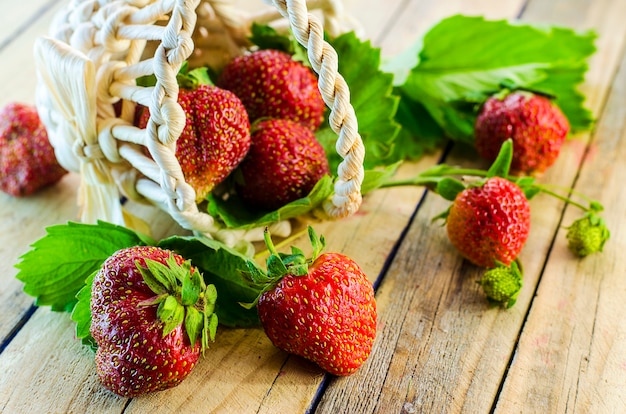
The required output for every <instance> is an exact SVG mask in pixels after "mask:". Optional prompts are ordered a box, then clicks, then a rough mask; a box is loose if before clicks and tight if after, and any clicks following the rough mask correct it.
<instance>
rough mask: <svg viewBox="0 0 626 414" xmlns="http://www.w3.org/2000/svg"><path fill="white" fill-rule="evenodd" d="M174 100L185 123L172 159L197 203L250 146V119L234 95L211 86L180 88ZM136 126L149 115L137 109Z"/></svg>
mask: <svg viewBox="0 0 626 414" xmlns="http://www.w3.org/2000/svg"><path fill="white" fill-rule="evenodd" d="M178 103H179V104H180V106H181V107H182V108H183V110H184V111H185V114H186V116H187V122H186V124H185V128H184V130H183V132H182V134H181V135H180V137H179V138H178V140H177V141H176V159H177V160H178V162H179V163H180V167H181V168H182V170H183V175H184V177H185V181H186V182H187V183H188V184H189V185H191V186H192V187H193V189H194V190H195V191H196V202H197V203H201V202H202V201H203V200H204V199H205V198H206V196H207V194H209V193H210V192H211V191H212V190H213V188H214V187H215V186H216V185H218V184H219V183H221V182H222V181H224V179H225V178H226V177H227V176H228V175H229V174H230V173H231V172H232V171H233V170H234V169H235V168H236V167H237V166H238V165H239V163H240V162H241V161H242V160H243V158H244V157H245V156H246V154H247V153H248V150H249V149H250V121H249V120H248V114H247V113H246V109H245V108H244V106H243V104H242V103H241V101H240V100H239V98H238V97H237V96H235V94H233V93H232V92H230V91H227V90H224V89H221V88H218V87H216V86H213V85H207V84H201V85H198V86H195V87H189V86H188V87H181V89H180V92H179V93H178ZM139 111H140V113H139V116H138V126H139V127H140V128H145V127H146V125H147V123H148V118H149V116H150V113H149V110H148V108H146V107H140V108H139Z"/></svg>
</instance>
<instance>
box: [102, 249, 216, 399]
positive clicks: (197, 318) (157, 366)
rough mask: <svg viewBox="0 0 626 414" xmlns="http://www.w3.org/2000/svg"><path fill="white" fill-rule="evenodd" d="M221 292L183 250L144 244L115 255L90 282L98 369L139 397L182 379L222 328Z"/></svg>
mask: <svg viewBox="0 0 626 414" xmlns="http://www.w3.org/2000/svg"><path fill="white" fill-rule="evenodd" d="M216 296H217V293H216V292H215V288H214V286H213V285H209V286H208V287H207V286H206V285H205V283H204V280H203V279H202V275H201V274H200V272H199V271H198V270H197V269H196V268H194V267H192V266H191V264H190V263H189V262H188V261H185V260H184V259H183V258H182V257H181V256H180V255H177V254H175V253H172V252H170V251H167V250H163V249H160V248H157V247H149V246H137V247H131V248H126V249H122V250H119V251H118V252H116V253H115V254H113V255H112V256H111V257H109V258H108V259H107V260H106V261H105V262H104V264H103V265H102V267H101V269H100V270H99V272H98V273H97V275H96V276H95V278H94V281H93V284H92V288H91V314H92V322H91V330H90V331H91V335H92V337H93V338H94V339H95V341H96V343H97V344H98V350H97V352H96V370H97V373H98V377H99V379H100V381H101V382H102V384H103V385H104V386H105V387H106V388H107V389H109V390H111V391H113V392H114V393H116V394H118V395H121V396H124V397H133V396H137V395H141V394H146V393H150V392H155V391H161V390H165V389H168V388H171V387H174V386H176V385H178V384H179V383H180V382H181V381H183V380H184V379H185V378H186V377H187V375H188V374H189V373H190V372H191V370H192V368H193V367H194V366H195V364H196V362H197V361H198V357H199V355H200V352H201V351H203V350H204V349H205V348H206V346H207V344H208V341H209V338H210V339H213V337H214V335H215V329H216V327H217V317H216V315H215V314H214V313H213V308H214V307H215V300H216Z"/></svg>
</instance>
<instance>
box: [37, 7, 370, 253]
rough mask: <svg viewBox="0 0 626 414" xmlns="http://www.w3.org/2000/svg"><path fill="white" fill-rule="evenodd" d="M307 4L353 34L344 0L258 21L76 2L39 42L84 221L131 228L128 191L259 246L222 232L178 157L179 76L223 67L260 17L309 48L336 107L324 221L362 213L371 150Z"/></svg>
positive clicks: (44, 110) (234, 14)
mask: <svg viewBox="0 0 626 414" xmlns="http://www.w3.org/2000/svg"><path fill="white" fill-rule="evenodd" d="M309 8H316V9H319V10H321V11H322V16H323V19H324V23H325V25H326V29H327V31H328V32H330V33H331V34H337V33H339V32H340V31H341V30H342V28H345V29H355V28H356V26H355V25H354V22H353V21H351V20H350V19H348V18H347V17H346V16H344V14H343V11H342V8H341V4H340V3H339V2H338V1H336V0H325V1H315V2H309V4H307V3H306V1H304V0H292V1H279V0H274V1H273V7H271V8H267V10H262V11H261V12H259V13H256V14H253V15H252V14H246V13H244V12H243V11H241V10H238V9H235V8H234V7H233V6H232V3H231V2H230V1H228V0H204V1H201V0H160V1H158V0H71V1H70V3H69V4H67V5H66V6H65V7H64V8H63V9H62V10H61V11H60V12H59V13H58V14H57V16H56V18H55V20H54V22H53V23H52V25H51V27H50V33H49V36H46V37H42V38H40V39H38V40H37V41H36V44H35V57H36V62H37V70H38V76H39V79H38V86H37V97H36V101H37V108H38V111H39V113H40V116H41V118H42V121H43V122H44V124H45V125H46V128H47V130H48V133H49V136H50V140H51V143H52V145H53V146H54V148H55V151H56V154H57V158H58V159H59V162H60V163H61V164H62V165H63V166H64V167H65V168H66V169H68V170H70V171H74V172H78V173H79V174H80V176H81V186H80V189H79V205H80V208H81V220H82V221H83V222H88V223H92V222H95V221H96V220H104V221H109V222H112V223H116V224H122V225H129V216H128V215H127V214H126V212H125V211H124V210H123V208H122V205H121V203H120V196H121V195H124V196H126V197H128V198H131V199H134V200H144V201H145V200H147V201H149V202H150V203H152V204H154V205H156V206H159V207H160V208H162V209H163V210H165V211H166V212H167V213H169V214H170V215H171V217H172V218H173V219H174V220H176V221H177V222H178V223H179V224H180V225H181V226H182V227H183V228H186V229H189V230H192V231H195V232H198V233H202V234H205V235H207V236H209V237H214V238H217V239H220V240H222V241H224V242H226V243H227V244H229V245H235V244H236V243H237V242H238V241H241V240H244V241H250V240H256V239H261V238H262V235H261V233H260V232H259V231H258V230H257V231H234V230H230V229H225V228H223V226H222V225H221V224H220V223H218V222H217V221H216V220H214V219H213V217H211V216H210V215H208V214H206V213H204V212H202V211H200V210H199V209H198V206H197V205H196V202H195V192H194V190H193V189H192V188H191V186H190V185H189V184H187V183H186V182H185V180H184V177H183V174H182V171H181V168H180V165H179V163H178V161H177V160H176V158H175V156H174V154H175V148H176V140H177V139H178V137H179V136H180V134H181V132H182V129H183V127H184V125H185V115H184V113H183V111H182V109H181V107H180V105H179V104H178V103H177V96H178V84H177V82H176V74H177V73H178V71H179V69H180V67H181V65H182V64H183V62H184V61H186V60H189V61H191V62H194V61H201V62H202V63H203V64H211V65H214V66H215V65H219V64H222V63H224V62H225V61H227V60H229V59H230V58H232V56H233V55H236V54H240V53H243V52H244V51H245V50H246V47H248V44H247V40H246V35H247V34H248V32H249V29H250V26H251V23H252V22H259V23H270V22H274V23H275V24H276V25H277V27H278V26H280V24H281V21H282V22H283V23H286V26H288V27H289V28H290V29H291V30H292V32H293V33H294V36H295V37H296V39H297V41H298V42H299V43H301V44H302V45H303V46H305V47H306V48H307V51H308V57H309V60H310V62H311V65H312V67H313V69H314V70H315V72H316V73H317V74H318V75H319V88H320V91H321V94H322V97H323V99H324V101H325V103H326V105H327V106H328V107H329V108H330V110H331V114H330V119H329V122H330V127H331V128H332V129H333V130H334V131H335V132H336V133H337V134H338V140H337V145H336V150H337V152H338V154H339V155H341V157H343V161H342V163H341V164H340V166H339V168H338V171H337V176H338V178H337V180H336V183H335V187H334V194H333V196H332V198H331V199H330V200H327V202H326V203H325V204H324V211H325V214H326V215H327V217H329V218H331V219H336V218H342V217H346V216H348V215H350V214H353V213H354V212H355V211H357V210H358V208H359V206H360V204H361V193H360V186H361V183H362V180H363V166H362V165H363V158H364V147H363V144H362V141H361V137H360V135H359V133H358V128H357V121H356V117H355V114H354V109H353V108H352V106H351V104H350V93H349V90H348V86H347V85H346V82H345V81H344V79H343V77H342V76H341V75H340V74H339V73H338V71H337V66H338V61H337V54H336V52H335V51H334V49H333V48H332V47H331V46H330V45H329V44H328V43H327V42H326V41H324V39H323V26H322V23H321V20H320V19H319V18H318V14H314V13H310V12H309ZM151 74H154V75H155V77H156V85H155V86H154V87H140V86H137V84H136V79H137V78H139V77H141V76H145V75H151ZM120 99H122V102H123V105H122V110H121V115H119V116H116V114H115V109H114V106H113V105H114V103H116V102H118V101H120ZM137 103H139V104H143V105H145V106H148V107H149V108H150V114H151V117H150V120H149V121H148V124H147V126H146V128H145V129H140V128H137V127H135V126H133V122H132V121H133V116H134V108H135V105H136V104H137ZM145 148H147V149H148V151H149V153H150V155H151V157H148V156H146V155H145ZM131 221H132V220H131ZM272 227H273V228H272V231H273V232H274V233H275V234H278V235H283V236H285V235H288V233H289V232H290V225H289V223H288V222H281V223H276V224H275V225H274V226H272Z"/></svg>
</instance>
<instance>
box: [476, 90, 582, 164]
mask: <svg viewBox="0 0 626 414" xmlns="http://www.w3.org/2000/svg"><path fill="white" fill-rule="evenodd" d="M569 129H570V127H569V122H568V120H567V118H566V117H565V115H563V113H562V112H561V110H560V109H559V107H558V106H557V105H556V104H555V103H554V102H552V101H551V100H550V99H549V98H547V97H545V96H542V95H537V94H533V93H530V92H524V91H515V92H510V93H506V94H505V95H504V96H501V95H496V96H492V97H490V98H488V99H487V101H486V102H485V103H484V105H483V106H482V108H481V110H480V113H479V115H478V117H477V119H476V124H475V129H474V132H475V146H476V150H477V151H478V154H479V155H480V156H481V157H483V158H485V159H486V160H488V161H493V160H495V159H496V156H497V155H498V152H499V150H500V146H501V145H502V143H503V142H504V141H506V140H507V139H509V138H510V139H512V140H513V160H512V162H511V172H512V173H513V174H525V175H536V174H540V173H543V172H544V171H546V169H548V167H550V166H551V165H552V164H554V162H555V161H556V159H557V157H558V155H559V153H560V150H561V146H562V144H563V142H564V141H565V138H566V136H567V134H568V132H569Z"/></svg>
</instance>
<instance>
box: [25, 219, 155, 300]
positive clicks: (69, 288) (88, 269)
mask: <svg viewBox="0 0 626 414" xmlns="http://www.w3.org/2000/svg"><path fill="white" fill-rule="evenodd" d="M46 232H47V234H46V235H45V236H44V237H42V238H41V239H39V240H37V241H36V242H35V243H33V244H32V245H31V250H29V251H28V252H26V253H25V254H24V255H22V256H21V257H20V259H21V261H20V262H19V263H17V264H16V265H15V267H16V268H17V269H19V272H18V274H17V276H16V277H17V279H19V280H21V281H22V282H23V283H24V292H26V293H27V294H29V295H31V296H33V297H34V298H35V305H37V306H50V307H51V308H52V310H53V311H65V312H71V311H72V309H73V308H74V305H75V304H76V302H77V299H76V294H77V293H78V292H79V291H80V290H81V289H82V288H83V286H84V285H85V280H86V279H87V277H89V276H90V275H91V274H92V273H93V272H94V271H97V270H98V269H99V268H100V266H101V265H102V263H103V262H104V261H105V260H106V259H107V258H108V257H109V256H111V255H112V254H113V253H115V252H116V251H117V250H119V249H122V248H125V247H130V246H137V245H147V244H151V243H154V240H152V239H150V238H149V237H147V236H144V235H141V234H138V233H136V232H134V231H132V230H130V229H127V228H125V227H122V226H116V225H114V224H109V223H105V222H98V223H97V224H81V223H73V222H69V223H67V224H63V225H56V226H51V227H48V228H47V229H46Z"/></svg>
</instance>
